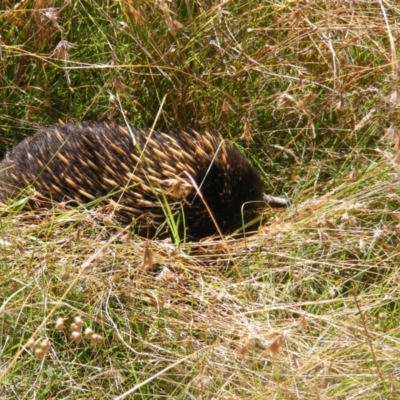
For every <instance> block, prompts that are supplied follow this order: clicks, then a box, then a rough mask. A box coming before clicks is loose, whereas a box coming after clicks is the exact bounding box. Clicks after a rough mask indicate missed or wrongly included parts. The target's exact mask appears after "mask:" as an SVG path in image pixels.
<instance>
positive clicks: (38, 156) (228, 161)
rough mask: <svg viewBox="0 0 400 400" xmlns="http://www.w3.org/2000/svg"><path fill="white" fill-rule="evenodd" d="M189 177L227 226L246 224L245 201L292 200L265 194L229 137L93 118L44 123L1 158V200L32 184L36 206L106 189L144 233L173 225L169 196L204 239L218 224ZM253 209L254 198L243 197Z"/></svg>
mask: <svg viewBox="0 0 400 400" xmlns="http://www.w3.org/2000/svg"><path fill="white" fill-rule="evenodd" d="M132 136H134V137H135V140H136V145H134V144H133V139H132ZM191 178H192V179H193V181H194V182H195V184H196V185H197V186H198V187H199V188H200V191H201V194H202V197H203V199H204V200H205V202H206V203H207V205H208V206H209V209H210V210H211V212H212V214H213V215H214V217H215V219H216V222H217V224H218V226H219V228H220V229H221V231H222V233H224V234H227V233H231V232H232V231H233V230H234V229H236V228H238V227H239V226H240V225H241V222H242V218H241V215H242V206H243V205H244V204H245V203H248V202H259V203H258V204H257V205H258V206H260V202H261V204H262V202H265V201H267V202H269V203H270V204H271V205H273V206H284V205H287V202H286V201H285V200H283V199H279V198H274V197H271V196H265V195H264V194H263V188H262V181H261V177H260V174H259V172H258V171H257V170H256V169H254V168H253V167H252V166H251V165H250V164H249V163H248V162H247V161H246V160H245V159H244V158H243V157H242V155H241V154H240V153H239V152H238V151H237V150H236V149H235V148H234V147H233V146H232V145H231V144H230V143H229V142H222V141H221V140H220V139H219V138H216V137H213V136H211V135H210V134H208V133H203V134H199V133H197V132H195V131H190V132H177V133H169V134H165V133H162V132H157V131H153V132H150V131H143V130H140V129H136V128H128V127H126V126H119V125H114V124H107V123H94V122H84V123H81V124H79V125H73V124H68V125H63V126H56V127H52V128H46V129H43V130H41V131H39V132H37V133H36V134H35V135H34V136H32V137H30V138H28V139H26V140H24V141H23V142H22V143H20V144H19V145H18V146H16V147H15V149H14V150H12V151H10V152H9V153H8V154H7V156H6V157H5V159H4V160H3V161H2V162H1V163H0V201H1V202H3V203H6V202H8V201H9V200H11V199H13V198H16V197H18V196H19V195H21V194H23V191H24V189H25V188H26V187H29V186H32V187H33V188H34V189H35V191H36V193H37V194H36V195H35V196H34V197H33V199H31V200H30V202H29V204H30V206H31V207H34V208H38V207H49V206H50V204H51V203H50V202H48V201H46V199H49V200H52V201H53V202H63V201H71V203H73V204H85V203H89V202H92V201H95V200H96V199H99V198H102V197H104V196H106V197H107V198H108V199H111V203H112V204H113V205H114V206H115V215H116V216H117V219H118V220H119V221H121V222H124V223H130V222H131V221H132V219H134V220H135V226H136V229H137V231H138V233H139V234H141V235H143V236H147V235H149V236H150V237H153V236H154V235H156V233H157V234H158V236H159V237H162V236H165V233H166V232H167V231H168V225H167V224H165V223H164V222H165V220H166V216H165V206H166V204H168V205H169V208H170V209H171V211H172V213H175V212H181V211H182V210H183V213H182V214H181V218H180V226H181V229H180V232H181V234H182V233H183V228H182V227H183V226H186V228H187V231H186V233H187V236H188V238H190V239H200V238H202V237H205V236H208V235H212V234H214V233H215V232H216V227H215V224H214V222H213V221H212V219H211V218H210V215H209V212H208V211H207V209H206V207H205V206H204V202H203V199H202V198H201V196H199V195H198V193H197V191H196V189H195V188H194V187H193V184H192V183H193V182H192V180H191ZM110 194H111V195H110ZM107 201H110V200H107ZM250 209H254V204H245V206H244V210H245V211H246V210H250Z"/></svg>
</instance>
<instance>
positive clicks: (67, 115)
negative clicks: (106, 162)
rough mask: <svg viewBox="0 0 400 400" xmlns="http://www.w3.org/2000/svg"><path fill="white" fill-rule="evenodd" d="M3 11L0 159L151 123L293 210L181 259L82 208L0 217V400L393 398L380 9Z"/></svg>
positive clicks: (393, 30)
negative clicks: (54, 126) (53, 130)
mask: <svg viewBox="0 0 400 400" xmlns="http://www.w3.org/2000/svg"><path fill="white" fill-rule="evenodd" d="M10 3H11V2H7V1H6V2H5V6H4V10H3V11H2V13H1V14H0V32H1V35H2V36H1V38H0V50H1V53H0V56H1V64H0V74H1V76H2V79H3V84H2V87H1V88H0V101H1V104H2V113H1V115H0V128H1V129H2V131H3V134H2V136H1V137H0V143H1V146H3V148H4V149H6V148H7V147H9V146H10V145H11V144H12V143H15V142H16V141H18V140H20V138H21V137H22V136H23V134H24V133H26V132H28V131H31V130H32V129H33V128H35V127H37V126H43V125H46V124H51V123H55V122H56V121H57V119H62V120H64V121H65V120H68V119H72V118H76V119H77V120H80V119H84V118H96V119H111V120H118V121H120V122H122V123H124V120H125V118H126V119H127V120H128V121H129V122H131V123H133V124H136V125H139V126H151V125H152V124H153V123H154V120H155V116H156V115H157V113H158V112H159V111H160V118H159V119H157V121H156V123H157V127H159V128H164V129H167V128H168V129H173V128H178V127H187V126H193V127H197V128H200V129H210V130H214V131H218V132H220V133H221V134H222V135H223V136H224V137H226V138H230V139H231V140H235V142H237V143H238V144H239V145H240V146H241V148H242V150H243V152H245V153H247V155H248V156H249V158H250V159H251V160H252V161H253V163H254V164H255V165H257V166H258V167H259V168H260V169H261V170H262V171H263V172H264V175H265V178H266V181H267V185H268V186H269V188H270V190H271V192H274V193H276V194H279V193H282V192H284V191H286V192H289V194H290V197H292V199H293V200H294V205H293V206H292V207H291V208H290V209H288V210H286V211H279V212H276V211H271V210H266V211H265V213H264V215H263V219H262V224H261V225H260V228H259V230H258V232H255V233H253V234H248V235H247V236H246V237H245V238H224V239H212V238H210V239H207V240H204V241H202V242H200V243H182V244H181V245H180V246H175V245H172V244H171V243H170V242H168V241H151V242H149V241H146V240H143V239H140V238H137V237H135V236H132V233H131V232H130V231H129V229H125V228H123V227H114V226H110V225H109V224H110V221H109V219H108V218H107V215H105V214H104V213H102V211H101V210H99V209H98V210H94V209H90V210H69V209H65V208H63V207H62V206H60V207H58V208H56V209H55V210H53V211H51V212H42V213H38V212H36V213H29V212H25V213H18V212H14V211H12V210H7V212H8V213H7V214H3V216H2V217H1V219H0V298H1V299H2V304H1V306H0V315H1V319H0V379H1V381H2V382H1V386H0V397H1V398H4V399H13V398H15V399H25V398H37V399H50V398H57V399H63V398H65V399H67V398H68V399H93V398H107V399H123V398H135V399H136V398H137V399H149V398H151V399H210V400H211V399H223V400H228V399H229V400H232V399H270V398H271V399H282V400H291V399H301V400H306V399H307V400H309V399H318V400H325V399H337V400H339V399H340V400H342V399H343V400H349V399H363V400H367V399H368V400H370V399H371V400H377V399H397V398H399V396H400V383H399V382H400V328H399V323H398V321H399V320H400V308H399V300H400V292H399V284H400V272H399V259H400V257H399V250H398V249H399V236H400V214H399V211H398V209H399V200H400V198H399V196H400V195H399V185H400V176H399V169H398V168H399V167H398V160H399V154H400V147H399V143H400V142H399V138H400V135H399V133H398V130H397V126H398V124H399V115H400V113H399V104H400V102H399V89H398V72H399V71H398V60H397V58H398V49H397V47H398V44H399V38H400V29H399V22H400V9H399V7H398V6H397V5H396V4H395V2H393V3H389V2H384V1H370V2H369V1H363V2H356V1H354V2H346V1H335V2H333V1H331V2H325V1H298V2H292V1H285V2H284V1H282V2H280V3H277V2H272V1H271V2H269V1H263V2H248V1H237V2H233V1H225V2H211V3H210V2H206V1H200V0H197V1H193V2H178V1H171V2H169V1H168V2H167V1H165V2H164V1H158V2H153V1H145V0H143V1H138V2H131V1H127V0H121V1H117V2H106V3H105V4H104V5H102V6H100V4H99V5H97V4H96V2H94V1H93V2H83V1H77V0H70V1H66V2H63V5H62V6H61V8H56V9H51V8H50V7H59V5H58V4H56V3H57V2H54V3H52V2H51V1H46V0H41V1H30V2H29V1H27V2H20V3H18V4H17V5H16V6H15V8H12V7H13V6H14V2H12V3H13V4H10ZM39 28H40V29H39ZM165 95H166V97H165V99H166V101H165V104H164V106H163V107H162V108H160V104H161V100H162V99H163V98H164V96H165ZM272 188H274V189H272ZM275 188H276V190H275ZM78 316H79V317H80V318H82V320H83V326H82V327H81V326H80V325H79V323H78V326H76V324H77V322H76V321H74V319H75V318H76V317H78ZM78 321H79V320H78ZM72 323H75V326H74V327H71V324H72ZM88 327H90V328H91V329H92V330H93V331H94V332H95V333H96V334H97V335H98V336H97V337H96V340H93V337H92V338H91V339H90V338H85V337H84V330H85V329H86V328H88ZM30 339H33V342H32V340H30ZM43 340H46V341H47V342H45V343H43Z"/></svg>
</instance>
